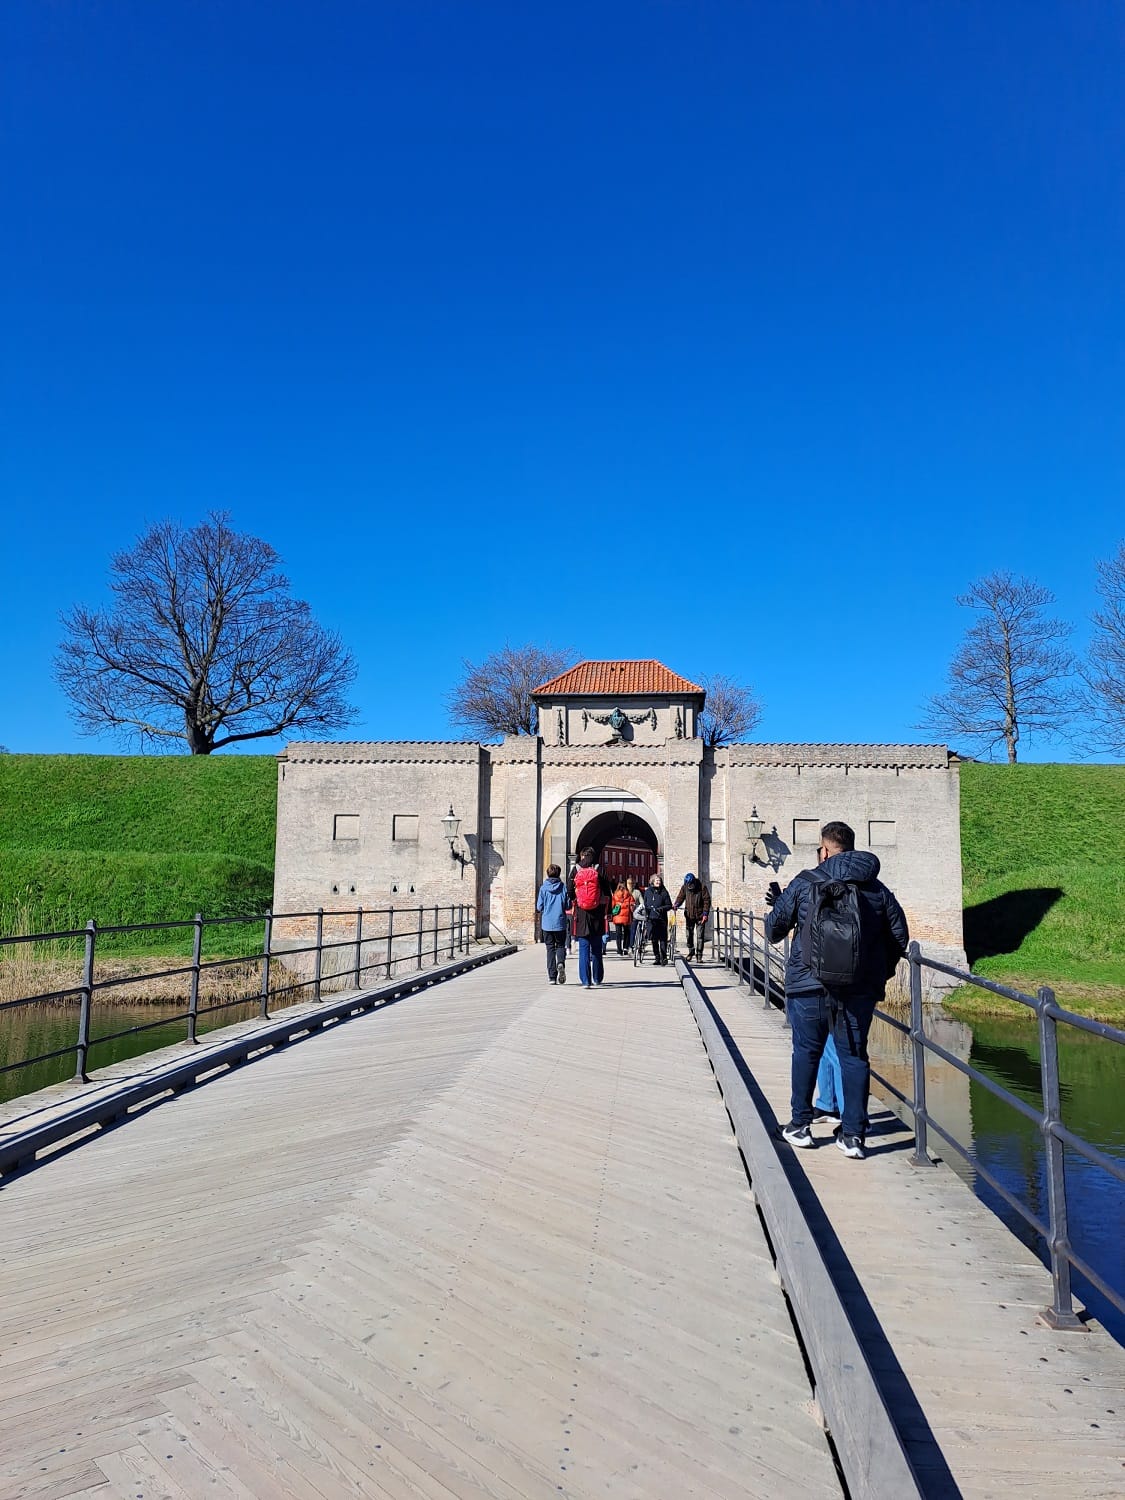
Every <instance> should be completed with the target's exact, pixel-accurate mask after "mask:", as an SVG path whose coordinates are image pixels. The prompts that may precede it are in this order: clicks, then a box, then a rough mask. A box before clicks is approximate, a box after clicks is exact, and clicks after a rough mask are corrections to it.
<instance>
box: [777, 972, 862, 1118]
mask: <svg viewBox="0 0 1125 1500" xmlns="http://www.w3.org/2000/svg"><path fill="white" fill-rule="evenodd" d="M787 1004H788V1010H789V1022H790V1025H791V1026H792V1027H793V1095H792V1100H791V1105H792V1112H793V1119H794V1121H795V1122H796V1123H797V1124H798V1125H810V1124H811V1123H812V1117H813V1104H812V1100H813V1089H814V1088H815V1087H816V1075H817V1069H818V1068H819V1067H820V1059H821V1054H822V1053H823V1052H824V1047H825V1043H826V1042H827V1041H828V1038H829V1036H831V1037H832V1038H833V1039H834V1040H835V1043H836V1053H837V1057H838V1060H839V1064H840V1081H841V1083H842V1085H843V1094H844V1111H843V1117H842V1119H841V1128H842V1133H843V1134H844V1135H856V1136H858V1137H859V1138H860V1140H862V1139H863V1137H864V1134H865V1132H866V1129H867V1092H868V1089H869V1087H870V1084H871V1067H870V1064H869V1063H868V1061H867V1033H868V1032H869V1031H870V1029H871V1017H872V1015H873V1014H874V1011H875V1001H874V999H871V1000H858V999H849V1000H848V1002H847V1005H846V1006H845V1005H844V1003H843V1002H842V1001H837V1003H836V1007H835V1009H834V1010H833V1006H832V1002H831V999H830V998H829V995H828V993H827V991H826V990H821V992H820V993H819V994H817V995H792V996H790V998H789V1000H788V1002H787Z"/></svg>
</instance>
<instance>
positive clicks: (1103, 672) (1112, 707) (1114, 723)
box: [1082, 542, 1125, 755]
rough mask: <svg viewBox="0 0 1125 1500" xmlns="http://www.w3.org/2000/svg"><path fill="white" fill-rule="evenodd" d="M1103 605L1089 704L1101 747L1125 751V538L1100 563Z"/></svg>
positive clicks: (1088, 677) (1089, 668) (1086, 674)
mask: <svg viewBox="0 0 1125 1500" xmlns="http://www.w3.org/2000/svg"><path fill="white" fill-rule="evenodd" d="M1097 587H1098V593H1099V594H1100V595H1101V598H1102V604H1103V608H1102V609H1099V610H1098V611H1097V612H1096V613H1095V615H1094V636H1093V639H1092V641H1091V642H1090V650H1089V654H1088V656H1087V659H1086V664H1085V666H1084V668H1083V672H1082V676H1083V678H1084V680H1085V682H1086V685H1087V687H1088V688H1089V690H1090V691H1089V694H1088V695H1087V697H1086V704H1085V706H1086V708H1087V709H1088V711H1089V713H1090V719H1091V727H1092V729H1093V736H1094V739H1095V741H1096V742H1097V744H1098V748H1099V749H1104V750H1108V751H1110V752H1111V753H1113V754H1117V755H1120V754H1123V753H1125V542H1122V543H1121V545H1120V546H1119V547H1118V549H1117V554H1116V556H1114V557H1111V558H1110V559H1109V560H1108V561H1107V562H1100V563H1099V564H1098V585H1097Z"/></svg>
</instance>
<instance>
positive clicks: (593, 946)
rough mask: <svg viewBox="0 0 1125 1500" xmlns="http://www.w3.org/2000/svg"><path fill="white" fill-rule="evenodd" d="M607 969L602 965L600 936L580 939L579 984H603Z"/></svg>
mask: <svg viewBox="0 0 1125 1500" xmlns="http://www.w3.org/2000/svg"><path fill="white" fill-rule="evenodd" d="M604 974H605V969H604V967H603V965H602V940H601V938H600V937H592V938H584V937H580V938H579V939H578V982H579V984H601V982H602V977H603V975H604Z"/></svg>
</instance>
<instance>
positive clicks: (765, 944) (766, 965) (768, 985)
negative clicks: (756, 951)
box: [762, 918, 773, 1010]
mask: <svg viewBox="0 0 1125 1500" xmlns="http://www.w3.org/2000/svg"><path fill="white" fill-rule="evenodd" d="M772 947H773V944H772V943H771V942H770V940H769V938H768V937H767V936H766V924H765V919H764V918H763V920H762V990H763V992H764V994H765V997H766V1004H765V1008H766V1010H769V1008H770V1006H771V1005H772V1004H773V980H772V979H771V977H770V950H771V948H772Z"/></svg>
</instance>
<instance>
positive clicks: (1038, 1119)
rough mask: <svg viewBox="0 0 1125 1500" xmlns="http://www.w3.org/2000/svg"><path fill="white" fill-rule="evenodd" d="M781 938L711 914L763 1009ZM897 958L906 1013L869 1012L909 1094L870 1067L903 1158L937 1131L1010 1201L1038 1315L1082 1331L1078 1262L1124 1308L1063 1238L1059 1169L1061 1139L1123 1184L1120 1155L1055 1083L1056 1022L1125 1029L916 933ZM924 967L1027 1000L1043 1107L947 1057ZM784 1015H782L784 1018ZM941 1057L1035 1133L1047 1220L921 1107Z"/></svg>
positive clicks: (1120, 1035)
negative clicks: (894, 1053)
mask: <svg viewBox="0 0 1125 1500" xmlns="http://www.w3.org/2000/svg"><path fill="white" fill-rule="evenodd" d="M788 951H789V939H788V938H786V939H785V942H784V943H783V944H782V945H780V946H779V945H777V944H773V943H771V942H770V941H769V940H768V938H767V937H766V929H765V922H764V920H763V919H762V918H761V917H760V916H759V915H758V914H756V913H754V912H752V911H742V910H735V909H729V908H723V909H721V910H719V911H717V912H716V913H715V921H714V923H713V925H712V932H711V956H712V957H713V958H716V959H719V960H721V961H722V962H723V963H725V964H726V965H727V967H728V968H731V969H733V970H734V971H735V973H736V974H737V976H738V983H739V984H742V983H748V984H749V986H750V989H751V992H752V993H755V992H756V993H761V995H762V997H763V1003H764V1005H765V1007H766V1008H767V1009H770V1008H772V1007H773V1006H775V1005H779V1006H781V1007H782V1008H784V1005H785V984H784V974H785V959H786V958H787V956H788ZM906 962H907V965H908V968H909V996H910V1003H909V1014H910V1019H909V1021H908V1022H907V1021H904V1020H903V1019H901V1017H899V1016H896V1015H893V1014H892V1013H891V1012H890V1011H888V1010H887V1009H885V1008H883V1007H879V1008H878V1009H877V1010H876V1012H875V1013H876V1015H877V1016H879V1018H880V1019H881V1020H882V1021H884V1022H886V1024H887V1025H889V1026H890V1027H891V1028H892V1029H894V1030H896V1031H898V1032H901V1033H902V1034H903V1035H905V1036H906V1037H907V1038H908V1039H909V1042H910V1049H911V1090H912V1092H911V1094H910V1095H907V1094H906V1093H904V1092H903V1091H902V1090H901V1089H900V1088H898V1087H897V1086H896V1085H895V1084H894V1083H893V1082H892V1081H891V1080H890V1079H888V1078H886V1077H884V1076H883V1075H882V1074H881V1073H878V1072H877V1071H876V1070H875V1069H874V1068H873V1069H872V1077H873V1078H874V1079H876V1080H877V1082H878V1083H879V1085H880V1087H881V1088H884V1089H886V1090H887V1091H888V1093H889V1094H891V1095H892V1096H893V1098H895V1099H897V1100H898V1102H899V1103H900V1104H901V1105H902V1106H903V1108H904V1109H905V1111H906V1112H907V1114H908V1116H909V1119H910V1122H911V1124H912V1127H913V1130H914V1152H913V1155H912V1157H911V1160H912V1162H913V1163H914V1164H915V1165H916V1166H919V1167H928V1166H932V1165H933V1160H932V1158H931V1155H930V1147H929V1135H930V1132H931V1131H933V1133H934V1134H935V1135H936V1136H937V1137H939V1138H940V1140H941V1141H942V1142H944V1144H945V1145H946V1146H948V1147H949V1148H950V1150H952V1151H955V1152H956V1153H957V1154H958V1155H959V1156H960V1157H961V1158H962V1159H963V1160H964V1161H966V1162H968V1163H969V1164H970V1165H971V1166H972V1168H973V1170H974V1171H975V1172H976V1173H977V1175H978V1176H979V1177H980V1179H981V1180H982V1181H984V1182H986V1183H987V1184H988V1185H989V1187H991V1188H992V1189H993V1191H994V1192H995V1193H996V1194H997V1195H998V1196H999V1197H1000V1198H1001V1199H1003V1201H1004V1202H1005V1203H1006V1204H1007V1205H1008V1206H1009V1207H1010V1208H1011V1209H1012V1210H1013V1212H1014V1213H1015V1214H1016V1215H1017V1216H1018V1217H1019V1218H1020V1220H1021V1221H1022V1222H1023V1223H1024V1224H1026V1225H1027V1226H1028V1227H1029V1228H1030V1229H1031V1230H1033V1231H1034V1233H1035V1234H1036V1235H1037V1236H1038V1237H1039V1239H1040V1240H1041V1241H1042V1243H1043V1245H1044V1247H1045V1251H1046V1260H1047V1265H1048V1267H1049V1269H1050V1272H1051V1283H1052V1300H1051V1305H1050V1307H1047V1308H1044V1309H1043V1310H1042V1312H1041V1314H1040V1316H1041V1317H1042V1319H1043V1321H1044V1322H1045V1323H1046V1324H1047V1325H1048V1326H1049V1327H1051V1328H1054V1329H1057V1330H1059V1331H1067V1332H1084V1331H1085V1326H1086V1325H1085V1323H1084V1321H1083V1320H1082V1318H1081V1317H1080V1316H1079V1314H1078V1313H1077V1312H1076V1311H1075V1308H1074V1298H1073V1293H1072V1289H1071V1269H1072V1268H1073V1269H1075V1270H1077V1271H1080V1272H1081V1273H1082V1275H1083V1276H1085V1277H1086V1279H1087V1280H1088V1281H1089V1282H1090V1284H1091V1285H1092V1286H1094V1287H1096V1288H1097V1289H1098V1291H1099V1292H1100V1293H1101V1294H1102V1296H1104V1297H1105V1298H1106V1300H1107V1301H1108V1302H1109V1303H1110V1304H1111V1305H1112V1306H1113V1307H1115V1308H1116V1309H1117V1310H1118V1311H1119V1312H1122V1313H1125V1297H1123V1296H1122V1295H1121V1293H1120V1292H1119V1291H1117V1290H1116V1289H1115V1288H1113V1287H1111V1286H1110V1285H1109V1284H1108V1283H1107V1282H1106V1281H1105V1279H1104V1278H1103V1277H1102V1276H1100V1275H1099V1274H1098V1272H1097V1271H1095V1270H1094V1268H1093V1267H1092V1266H1091V1265H1090V1264H1089V1263H1088V1262H1087V1261H1086V1260H1085V1259H1084V1257H1082V1256H1080V1255H1079V1254H1078V1253H1077V1251H1076V1250H1075V1248H1074V1246H1073V1245H1072V1244H1071V1241H1070V1236H1069V1230H1068V1215H1067V1173H1066V1161H1065V1148H1066V1147H1069V1148H1070V1149H1071V1150H1073V1151H1077V1152H1078V1153H1079V1155H1081V1156H1082V1157H1084V1158H1085V1159H1086V1160H1087V1161H1088V1162H1090V1163H1091V1164H1092V1165H1093V1166H1094V1167H1096V1168H1098V1169H1099V1170H1100V1171H1102V1172H1105V1173H1108V1174H1109V1175H1110V1176H1111V1177H1113V1178H1115V1179H1116V1180H1117V1181H1118V1182H1120V1183H1125V1162H1121V1161H1119V1160H1117V1159H1116V1158H1114V1157H1112V1156H1110V1155H1109V1154H1108V1153H1107V1152H1105V1151H1102V1150H1101V1149H1100V1148H1099V1147H1097V1146H1095V1145H1094V1144H1093V1143H1092V1142H1090V1141H1087V1140H1085V1139H1084V1138H1083V1137H1082V1136H1079V1135H1077V1134H1075V1132H1073V1131H1071V1130H1068V1129H1067V1127H1066V1125H1065V1124H1064V1123H1063V1119H1062V1095H1061V1089H1060V1083H1059V1050H1058V1026H1059V1023H1060V1022H1061V1023H1062V1024H1063V1025H1065V1026H1070V1027H1073V1028H1075V1029H1076V1030H1079V1031H1083V1032H1085V1033H1087V1034H1088V1035H1090V1036H1094V1037H1097V1038H1100V1039H1101V1040H1102V1041H1104V1042H1105V1043H1106V1044H1107V1045H1110V1046H1114V1045H1116V1046H1122V1045H1125V1031H1122V1030H1119V1029H1118V1028H1117V1027H1115V1026H1109V1025H1107V1024H1106V1023H1105V1022H1103V1021H1094V1020H1091V1019H1090V1018H1089V1017H1088V1016H1080V1015H1077V1014H1076V1013H1075V1012H1073V1011H1069V1010H1065V1009H1063V1008H1062V1007H1061V1006H1059V1005H1058V1004H1057V1003H1056V1001H1055V994H1054V991H1053V990H1052V989H1050V988H1049V987H1048V986H1047V985H1041V986H1040V987H1039V989H1038V991H1037V993H1036V994H1035V995H1034V996H1032V995H1025V994H1023V993H1022V991H1020V990H1015V989H1011V988H1009V987H1008V986H1007V985H1003V984H998V983H996V982H995V981H994V980H991V979H985V978H984V977H983V976H982V975H979V974H973V973H971V972H969V971H967V970H965V969H958V968H955V967H954V966H953V965H951V964H946V963H942V962H940V961H939V960H938V959H934V958H928V957H926V955H925V954H924V953H923V952H922V949H921V947H920V945H919V944H918V943H917V942H912V943H911V944H910V947H909V950H908V952H907V957H906ZM924 970H928V971H930V972H932V973H935V974H941V975H943V976H945V977H946V978H949V979H953V980H954V981H955V982H956V983H957V984H958V985H969V986H975V987H976V988H978V989H982V990H987V991H988V992H989V993H990V994H993V995H1001V996H1003V997H1004V998H1005V999H1008V1000H1013V1001H1015V1002H1016V1003H1017V1004H1019V1005H1023V1006H1026V1007H1027V1008H1028V1010H1030V1011H1032V1012H1033V1013H1034V1014H1035V1017H1036V1020H1037V1023H1038V1033H1039V1075H1040V1076H1039V1082H1040V1088H1041V1098H1042V1104H1043V1107H1042V1109H1041V1110H1036V1109H1034V1108H1032V1106H1031V1105H1030V1104H1028V1103H1027V1102H1026V1100H1024V1099H1021V1098H1019V1097H1018V1096H1017V1095H1016V1094H1014V1093H1012V1092H1011V1090H1010V1089H1006V1088H1004V1086H1003V1085H1002V1084H999V1083H997V1082H996V1081H995V1080H994V1079H992V1078H990V1077H989V1076H988V1075H987V1074H986V1073H983V1072H981V1070H980V1069H979V1068H974V1067H973V1066H972V1064H971V1063H969V1062H966V1061H964V1060H963V1059H962V1058H959V1057H956V1056H955V1055H954V1054H953V1053H952V1052H950V1051H949V1050H948V1049H947V1048H945V1047H943V1046H942V1045H941V1044H940V1043H939V1042H937V1041H935V1040H934V1039H933V1038H932V1037H931V1036H929V1035H928V1033H927V1031H926V1024H925V1023H926V1014H925V1006H924V1004H923V988H924V986H923V971H924ZM786 1024H788V1021H786ZM927 1055H930V1056H933V1057H938V1058H941V1059H942V1061H944V1062H946V1063H948V1064H949V1065H950V1067H952V1068H955V1069H956V1070H957V1071H958V1072H960V1073H962V1074H964V1075H965V1077H967V1078H968V1079H970V1080H971V1082H973V1083H975V1084H978V1085H979V1086H980V1087H981V1088H984V1089H987V1090H988V1091H989V1093H991V1094H993V1095H995V1096H996V1098H998V1099H1000V1100H1002V1101H1003V1103H1005V1104H1006V1105H1008V1106H1009V1107H1010V1108H1011V1109H1014V1110H1016V1111H1017V1112H1018V1113H1019V1114H1021V1115H1023V1116H1024V1117H1025V1118H1026V1119H1027V1120H1029V1121H1031V1122H1032V1123H1033V1124H1034V1125H1035V1127H1036V1128H1037V1130H1038V1131H1039V1132H1040V1134H1041V1136H1042V1138H1043V1145H1044V1153H1045V1161H1046V1175H1047V1208H1048V1213H1047V1219H1046V1220H1045V1221H1044V1219H1043V1218H1041V1217H1040V1215H1039V1214H1037V1213H1035V1212H1034V1211H1033V1210H1032V1209H1031V1208H1029V1207H1028V1205H1027V1204H1025V1203H1022V1202H1021V1201H1020V1200H1019V1199H1018V1198H1017V1197H1016V1196H1015V1194H1014V1193H1012V1192H1011V1190H1010V1189H1009V1188H1008V1187H1007V1186H1006V1185H1005V1184H1004V1183H1003V1182H1001V1181H1000V1180H999V1178H998V1177H997V1176H996V1174H995V1173H994V1172H992V1171H991V1170H990V1169H989V1168H988V1167H987V1166H986V1165H985V1164H984V1163H983V1162H981V1160H980V1159H979V1157H978V1156H977V1155H976V1154H975V1153H974V1151H973V1149H972V1147H971V1145H969V1144H968V1143H966V1142H962V1141H959V1140H957V1139H956V1137H955V1136H954V1135H952V1134H951V1132H950V1131H948V1130H946V1129H945V1127H944V1126H943V1125H941V1124H940V1123H939V1122H938V1121H937V1120H935V1119H934V1117H933V1116H932V1115H931V1114H930V1112H929V1110H928V1109H927V1107H926V1057H927Z"/></svg>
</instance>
